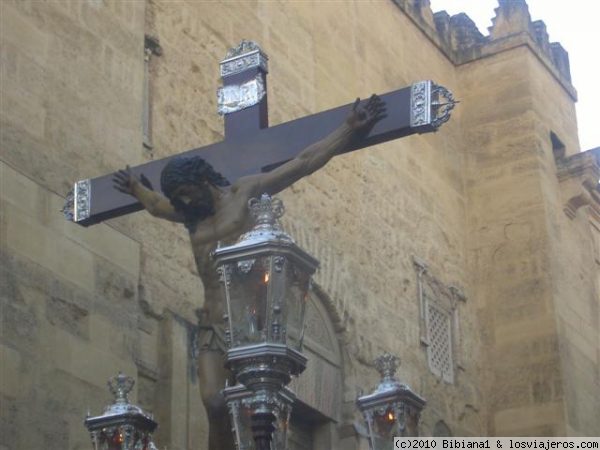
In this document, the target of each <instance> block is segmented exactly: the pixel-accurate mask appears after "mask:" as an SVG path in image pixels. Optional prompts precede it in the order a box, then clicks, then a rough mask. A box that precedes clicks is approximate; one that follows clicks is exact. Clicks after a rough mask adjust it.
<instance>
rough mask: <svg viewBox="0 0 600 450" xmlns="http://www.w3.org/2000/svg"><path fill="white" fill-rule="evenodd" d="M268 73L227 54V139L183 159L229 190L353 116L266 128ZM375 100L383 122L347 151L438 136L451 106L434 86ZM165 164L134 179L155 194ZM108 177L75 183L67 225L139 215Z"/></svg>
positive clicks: (255, 62) (222, 104)
mask: <svg viewBox="0 0 600 450" xmlns="http://www.w3.org/2000/svg"><path fill="white" fill-rule="evenodd" d="M267 73H268V69H267V56H266V55H265V54H264V53H263V52H262V51H261V49H260V48H259V47H258V46H257V45H256V44H255V43H253V42H250V41H242V43H241V44H240V45H239V46H238V47H236V48H234V49H231V50H230V51H229V52H228V54H227V57H226V59H225V60H223V61H222V62H221V77H222V79H223V87H222V88H220V89H219V92H218V97H219V102H218V105H219V113H220V114H222V115H224V120H225V139H224V140H223V141H221V142H217V143H215V144H211V145H207V146H204V147H200V148H196V149H193V150H189V151H187V152H184V153H182V155H186V156H192V155H199V156H201V157H202V158H204V159H205V160H206V161H207V162H209V163H210V164H211V165H212V166H213V167H214V169H215V170H216V171H217V172H220V173H221V174H222V175H223V176H224V177H226V178H227V179H228V180H229V181H230V182H231V183H233V182H235V180H237V179H238V178H240V177H242V176H245V175H250V174H256V173H260V172H268V171H270V170H272V169H274V168H275V167H277V166H279V165H281V164H283V163H284V162H286V161H289V160H290V159H292V158H294V157H295V156H296V155H297V154H298V153H300V151H302V150H303V149H304V148H306V147H308V146H309V145H310V144H312V143H314V142H317V141H318V140H320V139H322V138H324V137H325V136H327V135H328V134H329V133H331V132H332V131H333V130H335V129H336V128H337V127H338V126H339V125H340V124H341V123H342V122H343V121H344V120H345V117H346V115H347V114H348V112H349V111H350V108H352V103H350V104H347V105H344V106H340V107H338V108H334V109H330V110H328V111H323V112H320V113H317V114H313V115H310V116H306V117H302V118H300V119H296V120H292V121H290V122H286V123H283V124H280V125H277V126H274V127H269V124H268V111H267V94H266V91H267ZM380 97H381V99H382V100H383V101H384V102H385V104H386V106H387V117H386V118H384V119H383V120H381V121H379V122H378V123H377V124H376V125H375V126H374V128H373V129H372V130H371V132H370V133H369V135H368V136H367V137H366V138H365V139H362V140H361V141H360V142H358V143H356V144H355V145H354V146H352V147H351V148H349V149H348V151H353V150H358V149H361V148H365V147H369V146H371V145H375V144H379V143H381V142H386V141H389V140H392V139H398V138H401V137H403V136H408V135H411V134H415V133H427V132H432V131H436V130H437V129H438V127H439V126H440V125H441V124H442V123H444V122H446V121H447V120H448V119H449V117H450V111H451V110H452V108H453V107H454V104H455V103H456V102H455V101H454V99H453V97H452V94H451V93H450V92H449V91H448V90H447V89H445V88H443V87H441V86H438V85H436V84H434V83H433V82H432V81H420V82H417V83H414V84H412V85H411V86H408V87H404V88H402V89H398V90H396V91H392V92H388V93H386V94H383V95H381V96H380ZM174 156H175V155H174ZM169 158H172V156H171V157H169ZM169 158H164V159H161V160H156V161H151V162H148V163H145V164H142V165H140V166H138V167H134V168H132V171H133V173H134V174H136V175H138V176H139V175H140V174H142V173H143V174H144V175H145V176H146V177H147V178H148V179H149V180H150V182H151V183H152V185H153V187H154V189H160V173H161V171H162V169H163V167H164V166H165V164H166V163H167V162H168V160H169ZM112 177H113V174H108V175H104V176H101V177H98V178H93V179H88V180H81V181H78V182H77V183H75V186H74V189H73V192H72V193H71V194H70V195H69V196H67V203H66V205H65V209H64V212H65V215H66V216H67V218H68V219H70V220H73V221H74V222H76V223H78V224H80V225H84V226H88V225H92V224H95V223H98V222H101V221H103V220H107V219H111V218H114V217H119V216H122V215H125V214H128V213H131V212H134V211H139V210H141V209H143V208H142V205H141V204H140V203H138V202H137V201H136V200H135V199H134V198H133V197H131V196H129V195H126V194H122V193H120V192H118V191H117V190H115V189H114V188H113V181H112Z"/></svg>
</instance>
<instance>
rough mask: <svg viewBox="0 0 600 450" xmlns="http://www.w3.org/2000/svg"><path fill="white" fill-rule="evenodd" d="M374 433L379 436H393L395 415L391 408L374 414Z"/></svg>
mask: <svg viewBox="0 0 600 450" xmlns="http://www.w3.org/2000/svg"><path fill="white" fill-rule="evenodd" d="M374 422H375V423H374V425H375V433H376V434H377V435H379V436H382V437H383V436H393V433H394V431H395V430H396V423H397V422H396V413H395V412H394V410H393V409H392V408H387V409H386V410H385V411H381V412H378V413H377V414H375V420H374Z"/></svg>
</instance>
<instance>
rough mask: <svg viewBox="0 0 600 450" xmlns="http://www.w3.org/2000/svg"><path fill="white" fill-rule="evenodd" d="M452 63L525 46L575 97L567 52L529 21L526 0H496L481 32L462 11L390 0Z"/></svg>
mask: <svg viewBox="0 0 600 450" xmlns="http://www.w3.org/2000/svg"><path fill="white" fill-rule="evenodd" d="M392 1H393V2H394V3H395V4H396V5H397V6H398V8H400V9H401V10H402V11H403V12H404V13H405V14H406V15H407V16H408V17H409V18H410V19H411V20H412V21H413V22H414V23H415V24H416V25H417V26H418V27H419V28H421V30H422V31H423V33H424V34H425V35H426V36H427V37H428V38H429V39H430V40H431V41H432V42H434V43H435V44H436V45H437V47H438V48H439V49H440V50H441V51H442V52H443V53H444V54H445V55H446V57H447V58H448V59H450V60H451V61H452V62H453V63H454V64H456V65H461V64H466V63H469V62H472V61H475V60H477V59H480V58H484V57H487V56H491V55H493V54H496V53H500V52H502V51H505V50H508V49H511V48H515V47H519V46H523V45H526V46H528V47H529V48H530V49H531V50H532V51H533V52H534V53H535V54H536V56H537V57H538V58H539V59H540V61H541V62H542V63H543V64H544V65H545V66H546V68H547V69H548V70H549V71H550V72H551V73H552V75H553V76H554V77H555V78H556V80H557V81H558V82H559V83H560V84H561V86H562V87H563V88H564V89H565V90H566V91H567V92H568V93H569V95H570V96H571V97H572V98H573V100H574V101H576V100H577V91H576V90H575V88H574V87H573V85H572V83H571V71H570V65H569V54H568V53H567V51H566V50H565V49H564V48H563V46H562V45H561V44H560V43H559V42H550V40H549V36H548V32H547V30H546V24H545V23H544V22H543V21H542V20H536V21H532V20H531V16H530V14H529V8H528V6H527V2H526V1H525V0H498V7H497V8H495V10H494V11H495V16H494V17H493V18H492V26H491V27H489V28H488V32H489V34H488V35H483V34H482V33H481V32H480V31H479V29H478V28H477V26H476V25H475V22H473V20H472V19H471V18H470V17H469V16H468V15H467V14H465V13H460V14H456V15H453V16H451V15H449V14H448V13H447V12H446V11H438V12H436V13H434V12H433V11H432V9H431V4H430V1H429V0H392Z"/></svg>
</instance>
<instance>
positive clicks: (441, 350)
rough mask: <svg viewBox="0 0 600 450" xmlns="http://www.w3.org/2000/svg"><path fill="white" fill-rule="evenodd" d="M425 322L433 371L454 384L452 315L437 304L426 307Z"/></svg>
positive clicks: (428, 303)
mask: <svg viewBox="0 0 600 450" xmlns="http://www.w3.org/2000/svg"><path fill="white" fill-rule="evenodd" d="M426 308H427V311H426V317H425V322H426V324H427V340H428V342H429V346H428V348H427V359H428V362H429V368H430V369H431V371H432V372H433V373H434V374H435V375H437V376H439V377H442V378H444V379H445V380H446V381H448V382H450V383H451V382H452V381H453V380H452V374H453V373H454V363H453V358H452V324H451V321H452V313H451V311H447V310H445V309H444V308H442V307H441V306H439V305H437V304H436V303H435V302H432V301H428V302H427V305H426Z"/></svg>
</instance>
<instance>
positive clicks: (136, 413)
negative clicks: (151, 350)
mask: <svg viewBox="0 0 600 450" xmlns="http://www.w3.org/2000/svg"><path fill="white" fill-rule="evenodd" d="M107 384H108V388H109V390H110V392H111V393H112V394H113V396H114V403H112V404H111V405H108V406H107V407H106V408H104V413H103V414H102V415H100V416H94V417H92V416H91V415H90V413H89V412H88V414H87V416H86V419H85V422H84V424H85V426H86V427H87V429H88V430H89V431H90V432H94V433H95V432H97V431H98V430H104V431H106V430H109V431H110V430H112V431H110V432H111V433H112V432H113V431H115V430H117V431H118V430H119V427H121V426H125V425H132V426H133V427H134V428H136V429H137V430H140V431H141V432H142V433H152V432H153V431H154V430H155V429H156V426H157V423H156V422H155V421H154V419H153V418H152V415H150V414H146V413H145V412H144V411H143V410H142V408H140V407H139V406H137V405H134V404H132V403H129V398H128V395H129V393H130V392H131V390H132V389H133V386H134V384H135V381H134V379H133V378H131V377H129V376H127V375H125V374H123V373H121V372H119V373H118V375H116V376H113V377H111V378H110V379H109V380H108V383H107ZM111 448H112V447H111ZM124 448H125V447H124ZM127 448H129V447H127ZM135 448H137V447H135ZM148 448H149V449H152V448H155V447H152V446H150V447H148Z"/></svg>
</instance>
